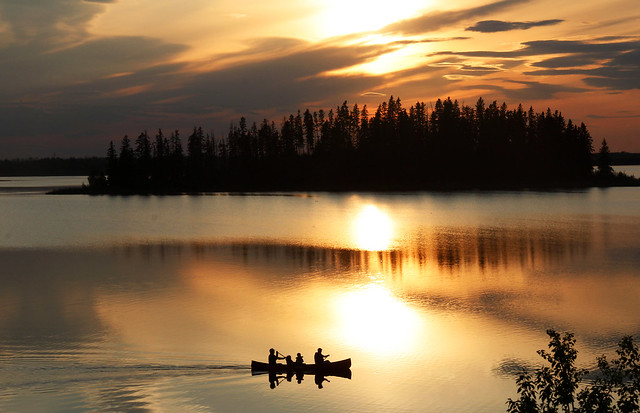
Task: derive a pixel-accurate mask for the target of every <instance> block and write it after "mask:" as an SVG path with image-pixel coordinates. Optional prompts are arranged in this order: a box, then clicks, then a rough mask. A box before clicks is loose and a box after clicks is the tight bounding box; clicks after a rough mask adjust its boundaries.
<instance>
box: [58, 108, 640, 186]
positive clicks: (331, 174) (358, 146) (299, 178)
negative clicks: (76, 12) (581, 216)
mask: <svg viewBox="0 0 640 413" xmlns="http://www.w3.org/2000/svg"><path fill="white" fill-rule="evenodd" d="M106 158H107V159H106V162H105V168H104V170H100V171H94V172H92V173H91V174H90V176H89V177H88V185H85V186H83V188H81V189H79V190H77V191H79V192H82V193H89V194H179V193H180V194H182V193H206V192H263V191H267V192H268V191H414V190H457V189H525V188H533V189H536V188H581V187H592V186H621V185H625V186H627V185H634V186H636V185H640V181H639V180H638V179H636V178H634V177H630V176H627V175H625V174H615V173H614V172H613V169H612V168H611V165H610V163H611V162H610V154H609V148H608V146H607V142H606V139H603V140H602V145H601V146H600V149H599V151H598V153H595V154H594V149H593V139H592V137H591V135H590V133H589V131H588V129H587V127H586V126H585V124H584V123H580V124H579V125H578V124H576V123H574V122H573V121H572V120H571V119H565V118H564V116H563V115H562V113H561V112H559V111H558V110H551V109H550V108H548V109H547V110H546V111H542V112H536V111H534V109H533V108H532V107H530V108H529V109H528V110H525V109H524V108H523V106H522V105H518V107H517V108H515V109H510V108H508V107H507V105H506V104H505V103H503V104H501V105H499V104H498V103H497V101H493V102H491V103H489V104H486V103H485V101H484V100H483V99H482V98H479V99H478V100H477V102H476V104H475V106H473V107H471V106H467V105H464V104H460V103H459V102H458V101H457V100H452V99H451V98H446V99H444V100H441V99H438V100H437V101H436V103H435V105H433V106H432V107H427V105H426V104H425V103H424V102H417V103H415V104H414V105H412V106H410V107H409V108H408V109H407V108H405V107H404V106H403V105H402V102H401V100H400V98H394V97H391V98H390V99H389V100H388V101H384V102H382V103H381V104H379V105H378V107H377V109H376V110H375V112H373V114H370V113H369V110H368V108H367V107H366V105H365V106H363V107H362V108H360V107H359V106H358V104H354V105H353V106H350V105H348V103H347V102H346V101H345V102H344V103H343V104H342V105H340V106H337V107H336V108H335V109H330V110H328V111H325V110H318V111H314V112H311V111H310V110H308V109H307V110H305V111H304V112H301V111H300V110H298V111H297V113H293V114H290V115H289V116H288V117H286V116H285V117H284V118H283V119H282V120H281V121H280V122H279V123H277V124H276V122H275V121H272V120H271V121H270V120H268V119H264V120H262V121H261V122H260V123H256V122H253V123H251V124H250V125H249V124H248V123H247V120H246V118H244V117H242V118H241V119H240V120H239V122H238V123H236V124H232V125H231V127H230V128H229V132H228V134H227V136H225V137H222V138H217V137H216V136H215V135H214V134H213V133H205V132H204V131H203V129H202V127H194V128H193V131H192V132H191V134H190V135H189V136H188V137H187V139H186V152H185V150H184V148H183V141H182V136H181V134H180V132H179V131H178V130H175V131H172V132H171V133H169V134H165V132H164V131H162V130H158V131H157V132H156V133H155V135H154V136H150V135H149V134H148V133H147V131H143V132H141V133H140V134H139V135H138V136H137V138H135V139H131V138H129V136H128V135H125V136H124V137H123V138H122V140H121V141H120V142H119V144H118V145H117V146H116V144H115V143H114V142H113V141H111V142H110V143H109V146H108V149H107V156H106ZM68 192H70V191H66V193H68ZM71 192H73V191H71Z"/></svg>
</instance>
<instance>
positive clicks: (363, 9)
mask: <svg viewBox="0 0 640 413" xmlns="http://www.w3.org/2000/svg"><path fill="white" fill-rule="evenodd" d="M429 5H430V1H425V0H395V1H388V0H325V1H323V2H322V11H321V12H320V13H319V15H318V24H319V25H320V27H319V30H320V32H322V33H323V34H324V35H325V36H326V37H331V36H340V35H345V34H350V33H359V32H366V31H372V30H377V29H380V28H382V27H384V26H386V25H388V24H390V23H393V22H395V21H398V20H403V19H407V18H410V17H414V16H417V15H419V14H420V11H421V10H424V9H425V8H426V7H428V6H429Z"/></svg>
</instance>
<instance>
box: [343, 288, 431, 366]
mask: <svg viewBox="0 0 640 413" xmlns="http://www.w3.org/2000/svg"><path fill="white" fill-rule="evenodd" d="M337 311H338V317H339V320H340V322H339V323H340V336H341V337H343V339H344V340H345V342H346V343H347V344H349V345H352V346H355V347H358V348H359V349H361V350H364V351H367V352H371V353H377V354H379V355H384V354H394V355H397V354H399V353H403V352H408V351H410V349H412V348H413V346H414V344H415V341H416V338H417V336H418V332H419V330H420V328H421V327H422V326H423V325H422V324H423V323H421V321H420V320H421V319H420V317H419V316H418V314H417V313H416V312H415V310H413V309H411V308H410V307H409V306H408V305H407V304H406V303H403V302H402V301H401V300H399V299H397V298H396V297H394V296H393V295H392V294H391V293H390V292H389V291H388V290H386V289H385V288H384V287H382V286H380V285H377V284H370V285H367V286H366V287H364V288H362V289H359V290H355V291H349V292H347V293H345V294H343V295H341V296H340V297H339V298H338V303H337Z"/></svg>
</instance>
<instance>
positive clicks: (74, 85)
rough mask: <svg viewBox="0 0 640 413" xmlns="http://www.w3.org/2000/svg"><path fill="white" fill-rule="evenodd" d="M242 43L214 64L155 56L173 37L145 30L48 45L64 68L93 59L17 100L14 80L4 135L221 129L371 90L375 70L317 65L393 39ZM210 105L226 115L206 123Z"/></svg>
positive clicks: (89, 142)
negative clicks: (346, 71)
mask: <svg viewBox="0 0 640 413" xmlns="http://www.w3.org/2000/svg"><path fill="white" fill-rule="evenodd" d="M249 45H250V48H249V49H248V50H246V51H245V52H246V54H247V55H248V56H250V59H249V60H247V61H244V60H240V58H241V55H237V54H225V55H218V56H214V60H220V61H223V62H225V64H224V65H222V66H220V65H217V66H216V64H215V61H214V62H213V64H212V67H214V68H213V69H211V68H209V69H201V70H199V71H196V72H194V71H193V66H194V65H193V64H190V63H174V64H162V63H161V62H162V61H167V60H170V57H171V55H172V54H175V53H177V52H179V51H180V50H182V48H183V46H180V45H169V44H165V43H163V42H161V41H159V40H154V39H146V38H135V37H134V38H119V37H115V38H103V39H96V40H95V41H90V42H86V43H85V44H83V45H79V46H78V47H76V48H70V49H67V50H63V51H60V53H61V55H57V54H55V53H54V54H53V56H49V57H47V58H48V59H50V60H49V61H47V60H40V61H41V62H48V63H47V64H48V65H51V64H53V65H54V66H55V68H56V70H55V71H54V73H57V72H58V71H61V72H64V71H65V70H64V67H65V65H64V62H68V61H75V62H83V61H84V60H86V59H88V58H89V57H91V58H92V59H97V61H96V62H89V61H88V62H87V64H88V65H89V66H91V67H90V68H89V69H86V70H87V73H86V76H85V73H83V70H85V69H83V68H82V66H81V65H79V68H78V69H73V70H75V72H73V73H74V75H73V76H75V77H76V79H78V80H81V81H79V82H70V81H69V79H66V78H65V79H64V80H60V85H58V84H55V85H54V84H48V83H47V82H43V83H42V84H40V85H39V87H38V88H34V89H33V90H32V91H31V92H30V94H31V95H32V96H34V97H35V98H34V99H33V100H25V96H24V95H20V93H19V89H20V88H14V90H13V96H14V98H13V99H12V100H10V101H7V100H4V101H3V102H0V124H2V125H3V134H4V139H10V138H11V137H12V136H22V137H23V138H22V139H23V142H25V145H24V146H25V147H26V146H28V145H27V143H33V142H36V141H37V142H42V136H44V135H47V136H52V137H58V138H59V139H60V138H62V137H64V139H66V140H75V142H76V143H75V144H73V145H71V144H70V145H69V146H72V147H74V149H77V150H81V151H82V152H81V153H85V154H86V153H102V152H103V150H104V148H105V145H106V144H105V142H108V139H119V138H120V137H121V136H122V135H123V134H125V133H128V134H135V133H138V132H139V131H140V130H143V129H155V128H160V127H161V128H164V129H167V128H168V129H173V128H185V127H187V128H190V127H193V125H194V124H195V125H199V124H200V125H202V126H204V127H207V128H208V127H212V126H215V127H216V129H217V132H220V131H222V132H223V133H224V132H225V131H224V129H223V128H226V127H228V122H229V116H232V117H236V115H235V114H237V118H239V117H240V116H241V115H244V116H246V117H247V118H248V119H254V120H260V119H261V117H259V116H261V113H262V111H264V109H265V108H269V109H270V110H271V111H272V112H273V113H287V112H291V111H295V110H297V109H298V108H299V107H300V105H301V104H303V103H304V102H319V103H320V104H322V106H323V107H326V106H327V105H329V106H330V105H333V104H334V103H335V101H336V99H337V100H341V99H343V98H342V97H344V99H346V98H347V97H353V96H357V95H358V94H360V93H362V91H367V90H377V89H379V88H378V86H379V85H380V84H381V83H382V79H381V77H379V76H373V75H371V76H367V75H357V76H355V75H354V76H345V75H340V76H338V75H328V74H327V72H331V71H334V70H338V69H343V68H346V67H350V66H354V65H358V64H361V63H363V62H366V61H368V60H370V59H372V58H375V57H377V56H380V55H382V54H385V53H387V52H389V51H392V50H395V46H393V45H357V44H356V45H351V46H339V45H332V46H314V45H312V44H309V43H306V42H303V41H299V40H296V39H285V38H283V39H276V38H268V39H258V40H255V41H252V42H251V43H250V44H249ZM270 51H273V52H270ZM118 57H120V60H119V59H118ZM41 59H45V57H42V58H41ZM93 65H95V67H93ZM100 66H105V67H104V68H101V67H100ZM16 67H17V66H15V65H14V66H13V68H14V69H15V68H16ZM21 68H22V69H24V70H27V73H26V74H24V76H27V77H30V76H37V73H36V72H37V71H28V65H27V64H22V65H21ZM2 70H4V69H0V71H2ZM73 70H72V71H73ZM90 73H94V76H93V77H92V76H89V74H90ZM16 76H17V75H16ZM0 82H3V80H0ZM341 96H342V97H341ZM336 97H337V98H336ZM30 102H32V103H30ZM220 113H224V114H225V116H226V118H225V119H224V120H222V121H220V123H217V124H216V121H215V117H216V116H220V115H219V114H220ZM274 120H276V121H277V118H275V119H274ZM105 135H106V136H105ZM13 144H14V145H16V144H15V142H14V143H13ZM31 152H32V153H33V149H32V151H31ZM58 153H60V152H59V151H58ZM49 154H50V153H49ZM47 155H48V154H47Z"/></svg>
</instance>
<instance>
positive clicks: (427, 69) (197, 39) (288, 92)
mask: <svg viewBox="0 0 640 413" xmlns="http://www.w3.org/2000/svg"><path fill="white" fill-rule="evenodd" d="M639 90H640V7H639V6H638V1H637V0H583V1H580V2H558V1H557V0H498V1H496V0H487V1H476V0H473V1H472V0H462V1H444V0H395V1H382V0H366V1H365V0H322V1H321V0H298V1H291V0H287V1H285V0H233V1H228V0H189V1H184V0H180V1H179V0H163V1H157V0H154V1H152V0H21V1H14V0H0V91H2V93H0V108H1V110H0V159H2V158H11V157H26V156H51V155H54V154H56V155H58V156H71V155H73V156H83V155H100V156H101V155H104V152H105V150H106V149H105V148H106V147H107V145H108V141H109V140H119V139H120V138H121V137H122V136H123V135H125V134H129V135H133V136H137V134H138V133H140V132H141V131H142V130H145V129H146V130H149V131H155V130H156V129H157V128H163V129H165V130H173V129H181V130H183V131H184V132H185V133H189V131H190V129H191V128H192V127H193V126H202V127H203V128H204V129H205V130H210V131H213V132H214V133H216V135H217V136H223V135H225V134H226V132H227V131H228V127H229V123H230V122H231V121H237V119H238V118H239V117H240V116H243V115H244V116H246V117H247V119H248V120H249V121H250V122H251V121H257V122H260V121H261V120H262V119H263V118H265V117H267V118H268V119H270V120H275V121H278V120H279V119H282V116H283V115H288V114H289V113H292V112H296V111H297V110H298V109H301V110H303V111H304V109H306V108H309V109H310V110H317V109H321V108H322V109H328V108H332V107H336V106H338V105H340V104H341V103H342V102H343V101H345V100H347V101H348V102H349V103H350V104H353V103H358V104H359V105H360V106H362V105H364V104H367V105H368V106H369V107H370V108H375V107H376V106H377V105H378V104H379V103H380V102H382V101H384V100H388V98H389V97H390V96H392V95H393V96H396V97H398V96H399V97H400V98H401V99H402V101H403V102H404V104H405V105H406V106H407V107H408V106H410V105H411V104H413V103H415V102H416V101H424V102H426V103H427V104H430V103H434V102H435V101H436V100H437V99H438V98H446V97H448V96H450V97H451V98H453V99H458V100H459V101H460V102H461V103H465V104H467V105H474V103H475V101H476V100H477V99H478V97H479V96H482V97H483V98H484V100H485V101H486V102H491V101H493V100H497V101H498V102H499V103H501V102H503V101H504V102H506V103H507V104H508V105H509V106H510V107H515V106H517V105H518V104H519V103H522V104H523V106H525V107H526V108H528V107H529V106H533V108H534V109H535V110H536V111H538V112H539V111H543V110H546V108H547V107H550V108H551V109H558V110H560V111H561V112H562V113H563V114H564V115H565V117H568V118H571V119H572V120H573V121H574V122H578V123H579V122H584V123H586V124H587V126H588V128H589V130H590V131H591V134H592V136H593V138H594V147H595V148H596V149H597V148H598V146H599V143H600V142H601V140H602V139H603V138H606V139H607V141H608V142H609V146H610V148H611V150H614V151H619V150H626V151H630V152H634V151H635V152H640V134H639V132H638V130H640V91H639Z"/></svg>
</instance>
